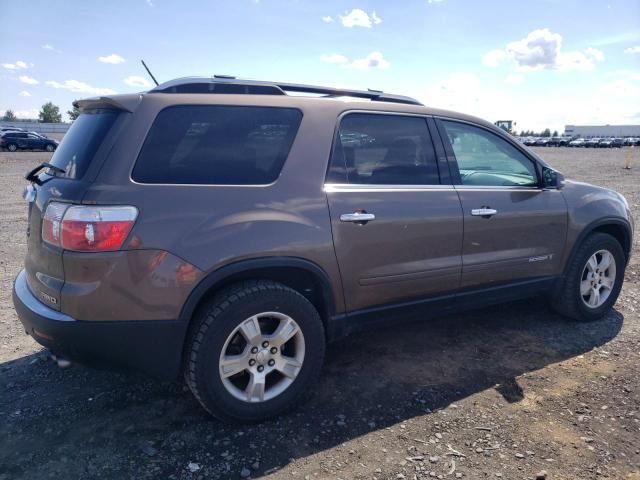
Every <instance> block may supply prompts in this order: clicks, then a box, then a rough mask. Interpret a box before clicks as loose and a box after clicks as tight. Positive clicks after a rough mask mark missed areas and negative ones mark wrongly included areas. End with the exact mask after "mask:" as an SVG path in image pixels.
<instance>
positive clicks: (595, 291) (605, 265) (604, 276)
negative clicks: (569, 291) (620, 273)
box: [580, 250, 616, 308]
mask: <svg viewBox="0 0 640 480" xmlns="http://www.w3.org/2000/svg"><path fill="white" fill-rule="evenodd" d="M615 281H616V259H615V257H614V256H613V254H612V253H611V252H609V251H608V250H598V251H597V252H595V253H594V254H593V255H591V256H590V257H589V259H588V260H587V263H586V265H585V266H584V269H583V270H582V277H581V280H580V296H581V297H582V301H583V302H584V304H585V305H586V306H587V307H589V308H598V307H600V306H602V305H603V304H604V303H605V302H606V301H607V299H608V298H609V295H610V294H611V291H612V290H613V286H614V284H615Z"/></svg>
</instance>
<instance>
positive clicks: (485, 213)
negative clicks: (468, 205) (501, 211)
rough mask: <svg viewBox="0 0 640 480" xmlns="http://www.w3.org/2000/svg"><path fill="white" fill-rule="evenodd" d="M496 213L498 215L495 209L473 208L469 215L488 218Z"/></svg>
mask: <svg viewBox="0 0 640 480" xmlns="http://www.w3.org/2000/svg"><path fill="white" fill-rule="evenodd" d="M496 213H498V211H497V210H496V209H495V208H488V207H482V208H474V209H473V210H471V215H473V216H474V217H490V216H491V215H495V214H496Z"/></svg>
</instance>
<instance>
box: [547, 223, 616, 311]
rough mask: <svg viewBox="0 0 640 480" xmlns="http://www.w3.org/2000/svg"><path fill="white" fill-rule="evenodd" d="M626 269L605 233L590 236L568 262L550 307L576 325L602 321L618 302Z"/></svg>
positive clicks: (614, 244)
mask: <svg viewBox="0 0 640 480" xmlns="http://www.w3.org/2000/svg"><path fill="white" fill-rule="evenodd" d="M625 266H626V258H625V254H624V251H623V250H622V246H621V245H620V243H618V241H617V240H616V239H615V238H614V237H612V236H611V235H608V234H606V233H600V232H596V233H592V234H591V235H589V236H588V237H587V238H586V239H585V240H584V241H583V242H582V244H581V245H580V246H579V247H578V249H577V251H576V252H575V254H574V255H573V258H572V259H571V260H570V261H569V265H568V266H567V270H566V274H565V277H564V280H563V282H562V284H561V285H560V287H559V289H558V291H557V292H556V295H555V297H554V298H553V300H552V307H553V308H554V310H556V311H557V312H558V313H560V314H561V315H564V316H566V317H569V318H571V319H574V320H578V321H585V322H588V321H593V320H599V319H601V318H603V317H604V316H605V315H606V314H607V313H608V312H609V311H610V310H611V308H612V307H613V305H614V304H615V302H616V300H617V299H618V295H619V294H620V290H621V288H622V282H623V280H624V269H625Z"/></svg>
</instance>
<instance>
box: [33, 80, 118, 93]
mask: <svg viewBox="0 0 640 480" xmlns="http://www.w3.org/2000/svg"><path fill="white" fill-rule="evenodd" d="M45 83H46V84H47V85H49V86H50V87H53V88H62V89H64V90H69V91H70V92H74V93H87V94H89V95H113V94H114V93H116V91H115V90H112V89H110V88H100V87H94V86H92V85H89V84H88V83H84V82H81V81H79V80H65V81H64V83H60V82H56V81H55V80H48V81H46V82H45Z"/></svg>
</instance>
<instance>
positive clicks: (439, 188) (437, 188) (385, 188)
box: [324, 183, 455, 193]
mask: <svg viewBox="0 0 640 480" xmlns="http://www.w3.org/2000/svg"><path fill="white" fill-rule="evenodd" d="M324 191H325V192H326V193H333V192H444V191H451V192H453V191H455V188H454V187H453V185H395V184H393V185H378V184H364V183H325V184H324Z"/></svg>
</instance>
